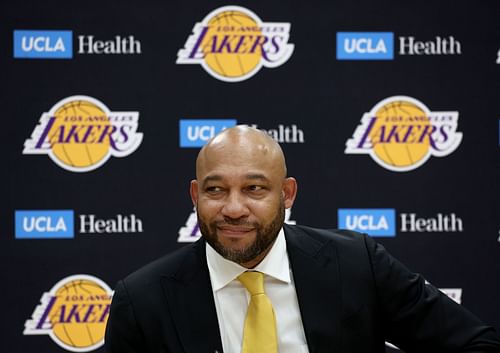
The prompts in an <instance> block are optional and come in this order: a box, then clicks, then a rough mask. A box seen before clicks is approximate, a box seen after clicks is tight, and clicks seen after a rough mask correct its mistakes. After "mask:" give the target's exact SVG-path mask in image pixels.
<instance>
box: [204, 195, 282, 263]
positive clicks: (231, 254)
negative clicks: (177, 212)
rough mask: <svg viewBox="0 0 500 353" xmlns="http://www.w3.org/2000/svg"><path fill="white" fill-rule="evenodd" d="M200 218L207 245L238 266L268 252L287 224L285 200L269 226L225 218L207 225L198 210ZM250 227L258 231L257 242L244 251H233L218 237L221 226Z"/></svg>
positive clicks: (243, 249)
mask: <svg viewBox="0 0 500 353" xmlns="http://www.w3.org/2000/svg"><path fill="white" fill-rule="evenodd" d="M196 213H197V216H198V224H199V227H200V231H201V234H202V235H203V237H204V238H205V240H206V241H207V243H208V244H209V245H210V246H211V247H212V248H214V250H215V251H217V252H218V253H219V255H221V256H222V257H224V258H225V259H227V260H230V261H233V262H236V263H238V264H243V263H247V262H249V261H251V260H253V259H255V258H256V257H257V256H259V255H260V254H262V253H263V252H265V251H266V250H268V249H269V248H270V247H271V245H272V244H273V242H274V240H276V238H277V236H278V232H279V231H280V229H281V227H282V226H283V223H284V222H285V205H284V201H283V198H280V205H279V208H278V210H277V211H276V214H275V216H274V218H273V219H272V221H271V222H270V223H269V224H268V225H262V224H260V223H258V222H248V221H247V220H245V219H232V218H224V220H223V221H214V222H211V223H207V222H205V221H204V220H203V218H202V217H201V216H200V213H199V212H198V209H197V210H196ZM224 225H232V226H250V227H252V228H254V229H255V230H256V237H255V240H254V241H253V242H252V243H251V244H249V245H248V246H246V247H245V248H242V249H232V248H228V247H226V246H224V245H223V244H221V242H220V241H219V238H218V236H217V228H218V227H219V226H224Z"/></svg>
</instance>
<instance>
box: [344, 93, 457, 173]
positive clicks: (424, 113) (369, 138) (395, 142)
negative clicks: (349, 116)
mask: <svg viewBox="0 0 500 353" xmlns="http://www.w3.org/2000/svg"><path fill="white" fill-rule="evenodd" d="M457 127H458V112H456V111H430V110H429V109H428V108H427V106H425V104H423V103H422V102H420V101H418V100H417V99H414V98H411V97H407V96H393V97H389V98H386V99H384V100H382V101H381V102H379V103H377V104H376V105H375V106H374V107H373V108H372V109H371V111H370V112H368V113H365V114H364V115H363V118H362V119H361V124H360V125H359V126H358V127H357V128H356V131H355V132H354V134H353V136H352V137H351V138H350V139H348V140H347V142H346V149H345V153H346V154H368V155H370V156H371V157H372V159H373V160H374V161H375V162H377V163H378V164H379V165H381V166H382V167H384V168H386V169H389V170H391V171H395V172H406V171H410V170H413V169H416V168H418V167H420V166H421V165H423V164H424V163H425V162H426V161H427V160H428V159H429V158H430V157H431V156H434V157H444V156H447V155H449V154H450V153H452V152H453V151H455V150H456V148H457V147H458V146H459V145H460V142H461V141H462V133H461V132H457V131H456V130H457Z"/></svg>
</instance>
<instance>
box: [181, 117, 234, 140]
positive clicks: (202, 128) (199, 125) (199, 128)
mask: <svg viewBox="0 0 500 353" xmlns="http://www.w3.org/2000/svg"><path fill="white" fill-rule="evenodd" d="M236 124H237V121H236V119H198V120H196V119H183V120H179V141H180V146H181V147H202V146H204V145H205V143H207V141H208V140H210V139H211V138H212V137H214V136H215V135H217V134H218V133H219V132H221V131H222V130H224V129H227V128H229V127H232V126H235V125H236Z"/></svg>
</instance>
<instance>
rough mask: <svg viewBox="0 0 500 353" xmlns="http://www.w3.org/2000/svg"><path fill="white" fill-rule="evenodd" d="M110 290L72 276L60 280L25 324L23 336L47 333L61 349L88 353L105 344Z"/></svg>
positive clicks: (88, 278) (87, 278) (90, 278)
mask: <svg viewBox="0 0 500 353" xmlns="http://www.w3.org/2000/svg"><path fill="white" fill-rule="evenodd" d="M111 296H112V291H111V289H110V288H109V287H108V286H107V285H106V283H104V282H103V281H101V280H100V279H98V278H96V277H93V276H89V275H74V276H70V277H67V278H65V279H63V280H61V281H59V282H58V283H57V284H56V285H55V286H54V287H52V289H51V290H50V292H48V293H44V295H43V296H42V299H41V304H40V305H38V306H37V307H36V309H35V310H34V312H33V315H32V319H31V320H28V321H26V324H25V330H24V334H25V335H39V334H48V335H49V336H50V337H51V338H52V339H53V340H54V342H56V343H57V344H58V345H59V346H61V347H62V348H64V349H66V350H68V351H72V352H89V351H92V350H94V349H97V348H99V347H101V346H102V345H103V344H104V333H105V329H106V322H107V319H108V316H109V308H110V305H111Z"/></svg>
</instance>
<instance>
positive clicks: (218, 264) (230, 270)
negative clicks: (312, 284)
mask: <svg viewBox="0 0 500 353" xmlns="http://www.w3.org/2000/svg"><path fill="white" fill-rule="evenodd" d="M206 250H207V251H206V253H207V263H208V269H209V272H210V280H211V282H212V291H213V294H214V299H215V308H216V311H217V319H218V322H219V330H220V333H221V340H222V348H223V349H224V353H240V352H241V344H242V340H243V326H244V323H245V317H246V312H247V307H248V302H249V300H250V295H249V293H248V291H247V290H246V289H245V287H243V285H242V284H241V283H240V282H239V281H238V280H237V277H238V276H239V275H240V274H242V273H243V272H245V271H247V269H246V268H245V267H242V266H240V265H238V264H237V263H235V262H232V261H229V260H226V259H225V258H223V257H222V256H221V255H219V254H218V253H217V252H216V251H215V250H214V249H213V248H212V247H211V246H210V245H208V243H207V245H206ZM253 270H255V271H259V272H262V273H264V289H265V292H266V294H267V296H268V297H269V299H270V300H271V302H272V304H273V308H274V313H275V315H276V326H277V331H278V352H279V353H309V350H308V348H307V342H306V337H305V334H304V327H303V324H302V319H301V317H300V310H299V303H298V301H297V293H296V292H295V285H294V282H293V276H292V270H291V269H290V266H289V261H288V253H287V251H286V241H285V234H284V232H283V229H281V230H280V232H279V234H278V237H277V238H276V241H275V242H274V244H273V247H272V248H271V250H270V251H269V253H268V254H267V255H266V257H265V258H264V260H262V262H261V263H260V264H258V265H257V266H256V267H255V268H254V269H253Z"/></svg>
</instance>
